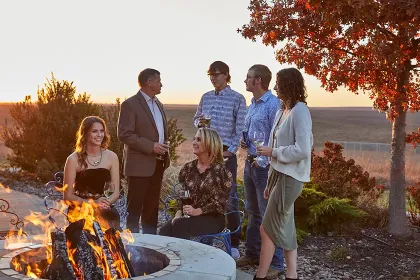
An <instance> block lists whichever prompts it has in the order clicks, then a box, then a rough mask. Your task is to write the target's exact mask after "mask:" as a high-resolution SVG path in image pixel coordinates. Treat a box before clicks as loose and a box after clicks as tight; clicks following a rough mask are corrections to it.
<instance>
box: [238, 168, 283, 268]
mask: <svg viewBox="0 0 420 280" xmlns="http://www.w3.org/2000/svg"><path fill="white" fill-rule="evenodd" d="M268 170H269V166H267V167H265V168H264V167H255V166H251V164H250V163H249V161H248V160H245V168H244V185H245V194H246V204H247V206H246V208H247V211H248V227H247V228H246V243H245V255H246V256H247V257H249V258H252V259H259V258H260V251H261V234H260V226H261V223H262V218H263V217H264V213H265V209H266V208H267V203H268V200H266V199H264V189H265V187H266V186H267V180H268ZM283 257H284V256H283V250H282V249H281V248H279V247H276V251H275V252H274V256H273V259H272V261H271V267H272V268H274V269H276V270H283V269H284V262H283Z"/></svg>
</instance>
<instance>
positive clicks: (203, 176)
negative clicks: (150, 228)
mask: <svg viewBox="0 0 420 280" xmlns="http://www.w3.org/2000/svg"><path fill="white" fill-rule="evenodd" d="M192 144H193V152H194V154H195V155H196V156H197V159H195V160H193V161H191V162H189V163H187V164H185V165H184V166H183V167H182V169H181V171H180V172H179V182H180V183H182V184H183V187H184V190H188V191H189V194H190V198H191V200H192V203H191V205H184V206H183V207H182V211H181V209H179V210H178V211H177V212H176V214H175V217H174V218H173V220H172V221H168V222H167V223H166V224H164V225H163V226H162V228H161V229H160V232H159V234H160V235H165V236H173V237H178V238H184V239H190V238H191V237H193V236H199V235H205V234H215V233H218V232H221V231H222V230H223V229H224V228H225V216H224V213H225V209H226V202H227V199H228V196H229V192H230V188H231V186H232V175H231V173H230V172H229V171H228V169H227V168H226V167H225V165H224V162H223V144H222V140H221V139H220V136H219V135H218V134H217V132H216V131H215V130H214V129H210V128H200V129H199V130H198V132H197V134H196V135H195V137H194V140H193V143H192ZM182 212H183V213H184V214H187V215H189V217H183V216H182Z"/></svg>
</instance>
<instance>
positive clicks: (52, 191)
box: [44, 171, 67, 228]
mask: <svg viewBox="0 0 420 280" xmlns="http://www.w3.org/2000/svg"><path fill="white" fill-rule="evenodd" d="M63 182H64V173H63V172H61V171H60V172H57V173H55V174H54V180H51V181H49V182H48V183H46V184H45V190H46V192H47V195H46V196H45V197H44V206H45V210H46V211H47V212H48V214H49V215H48V218H49V219H50V221H51V222H52V223H53V224H54V225H55V226H56V227H57V228H58V226H57V224H56V222H55V219H54V218H53V217H52V216H51V215H50V211H56V212H58V213H61V214H63V215H64V216H66V217H67V215H66V214H65V213H64V212H62V211H60V210H59V209H56V208H54V207H50V206H48V199H52V200H63V198H64V185H63Z"/></svg>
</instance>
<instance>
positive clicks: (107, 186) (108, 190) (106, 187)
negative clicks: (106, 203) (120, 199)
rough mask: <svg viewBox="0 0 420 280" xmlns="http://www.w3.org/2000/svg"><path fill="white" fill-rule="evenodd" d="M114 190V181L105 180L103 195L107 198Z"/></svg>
mask: <svg viewBox="0 0 420 280" xmlns="http://www.w3.org/2000/svg"><path fill="white" fill-rule="evenodd" d="M114 192H115V184H114V182H111V181H107V182H105V185H104V195H105V197H106V198H107V199H109V198H110V197H111V196H112V195H113V194H114Z"/></svg>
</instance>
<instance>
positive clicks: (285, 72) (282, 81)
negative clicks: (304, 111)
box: [276, 68, 308, 110]
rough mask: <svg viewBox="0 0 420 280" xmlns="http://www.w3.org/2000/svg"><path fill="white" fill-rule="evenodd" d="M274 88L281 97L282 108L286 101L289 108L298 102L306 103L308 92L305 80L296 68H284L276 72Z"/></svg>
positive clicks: (284, 106)
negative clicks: (288, 103)
mask: <svg viewBox="0 0 420 280" xmlns="http://www.w3.org/2000/svg"><path fill="white" fill-rule="evenodd" d="M276 88H277V92H278V94H279V95H281V96H282V99H283V100H282V101H283V110H284V109H286V104H285V103H286V102H290V109H291V108H293V107H295V105H296V103H298V102H303V103H305V104H307V103H306V98H307V97H308V94H307V93H306V86H305V80H304V79H303V76H302V74H301V73H300V71H299V70H297V69H296V68H286V69H282V70H280V71H279V72H277V75H276Z"/></svg>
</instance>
